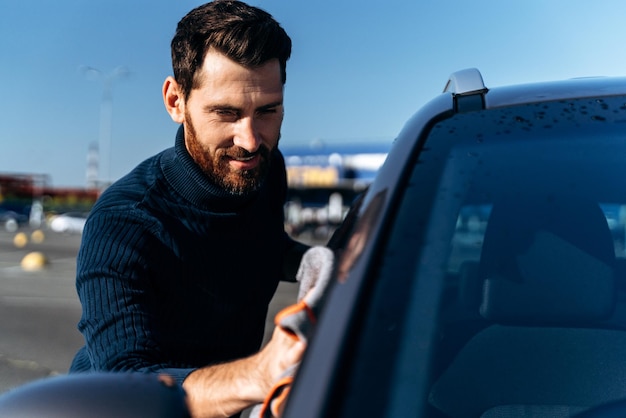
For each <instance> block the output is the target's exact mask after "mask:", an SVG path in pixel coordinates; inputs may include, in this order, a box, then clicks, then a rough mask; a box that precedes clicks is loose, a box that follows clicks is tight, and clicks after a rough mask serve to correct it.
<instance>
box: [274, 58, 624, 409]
mask: <svg viewBox="0 0 626 418" xmlns="http://www.w3.org/2000/svg"><path fill="white" fill-rule="evenodd" d="M442 84H443V83H442ZM625 128H626V79H624V78H609V77H592V78H583V79H572V80H564V81H558V82H546V83H535V84H527V85H515V86H502V87H495V88H487V87H486V86H485V84H484V81H483V77H482V75H481V74H480V72H479V71H478V70H476V69H467V70H462V71H460V72H457V73H454V74H452V76H451V77H450V78H449V81H448V83H447V84H445V87H444V92H443V93H442V94H441V95H440V96H438V97H435V98H434V99H433V100H431V101H430V102H428V103H427V104H426V105H425V106H423V107H422V108H421V109H420V110H419V111H418V112H417V113H416V114H415V115H414V116H413V117H412V118H411V119H410V120H409V121H408V122H407V123H406V125H405V126H404V128H403V129H402V130H401V132H400V134H399V135H398V136H397V138H396V140H395V141H394V143H393V145H392V147H391V150H390V152H389V154H388V156H387V159H386V161H385V163H384V164H383V166H382V167H381V169H380V171H379V172H378V173H377V176H376V179H375V180H374V181H373V183H372V184H371V185H370V187H369V189H368V190H367V191H366V193H365V194H364V195H363V196H362V198H361V199H360V200H359V201H358V202H359V203H358V204H356V205H355V206H354V207H353V208H352V209H351V214H348V216H347V218H346V221H344V224H343V225H342V226H341V227H340V228H339V229H338V231H337V236H336V237H334V238H333V239H331V240H330V242H329V246H331V247H332V248H333V249H334V251H335V252H336V254H337V258H336V261H335V274H334V278H333V281H332V285H331V286H330V287H329V289H328V292H327V295H326V300H325V302H324V305H323V310H322V312H321V315H320V318H319V321H318V323H317V325H316V328H315V331H314V332H313V334H312V335H311V338H310V342H309V346H308V348H307V351H306V353H305V356H304V359H303V361H302V363H301V365H300V367H299V370H298V372H297V374H296V376H295V380H294V382H293V385H292V387H291V391H290V394H289V397H288V398H287V401H286V405H285V411H284V415H283V416H284V417H287V418H293V417H298V418H313V417H316V418H319V417H362V416H367V417H437V418H438V417H453V418H455V417H495V416H500V417H502V416H506V417H528V416H533V417H557V416H558V417H566V416H575V415H576V414H578V413H581V414H582V413H586V414H588V415H585V416H594V410H595V408H596V407H597V408H601V407H602V405H605V404H609V405H611V407H612V408H613V407H614V405H617V407H619V406H620V405H623V403H624V402H622V403H621V404H620V403H619V401H620V400H623V399H626V389H625V386H624V382H625V381H626V362H624V352H625V351H626V249H625V247H624V234H625V232H626V186H625V185H624V179H626V129H625ZM615 402H617V404H615ZM605 408H607V407H605ZM605 411H606V409H605ZM602 416H605V415H602ZM612 416H618V415H612ZM620 416H626V409H625V408H624V407H623V406H622V408H621V415H620Z"/></svg>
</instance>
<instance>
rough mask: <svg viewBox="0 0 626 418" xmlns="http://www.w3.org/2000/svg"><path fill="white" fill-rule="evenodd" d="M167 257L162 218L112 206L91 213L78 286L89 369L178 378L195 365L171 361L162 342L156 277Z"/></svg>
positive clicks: (81, 254)
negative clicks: (174, 364) (160, 229)
mask: <svg viewBox="0 0 626 418" xmlns="http://www.w3.org/2000/svg"><path fill="white" fill-rule="evenodd" d="M168 262H172V259H171V257H168V254H167V251H165V250H164V246H163V244H162V242H161V241H160V239H159V238H158V224H157V223H156V222H155V221H154V220H151V219H150V218H149V217H147V216H145V215H144V214H143V213H140V212H133V211H132V210H108V211H102V212H97V213H95V214H93V215H92V216H91V217H90V218H89V220H88V222H87V224H86V226H85V230H84V233H83V241H82V244H81V248H80V250H79V254H78V259H77V280H76V286H77V291H78V295H79V298H80V300H81V303H82V305H83V316H82V318H81V321H80V323H79V330H80V331H81V332H82V333H83V334H84V336H85V348H84V350H83V352H84V353H85V354H86V355H87V358H88V359H89V365H90V370H93V371H139V372H149V373H167V374H169V375H171V376H172V377H174V378H175V379H176V381H177V382H179V383H182V381H183V380H184V379H185V378H186V377H187V375H188V374H189V373H191V372H192V371H193V370H194V369H193V368H185V367H180V368H177V367H172V364H169V363H168V357H167V354H166V353H164V352H163V349H162V345H161V344H160V334H161V333H162V332H164V330H163V329H162V324H160V323H159V319H158V318H159V316H158V312H159V306H158V303H157V297H156V295H155V293H154V286H153V283H152V280H153V278H154V277H155V276H157V275H158V274H159V273H160V272H159V270H160V269H161V267H162V266H164V264H166V263H168Z"/></svg>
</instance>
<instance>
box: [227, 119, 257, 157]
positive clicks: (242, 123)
mask: <svg viewBox="0 0 626 418" xmlns="http://www.w3.org/2000/svg"><path fill="white" fill-rule="evenodd" d="M233 143H234V144H235V145H237V146H238V147H241V148H243V149H245V150H246V151H248V152H255V151H256V150H258V149H259V146H260V145H261V135H259V132H258V130H257V129H256V127H255V124H254V120H253V119H252V118H242V119H240V120H239V121H238V123H237V129H236V130H235V137H234V138H233Z"/></svg>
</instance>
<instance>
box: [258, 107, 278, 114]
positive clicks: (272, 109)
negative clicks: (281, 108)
mask: <svg viewBox="0 0 626 418" xmlns="http://www.w3.org/2000/svg"><path fill="white" fill-rule="evenodd" d="M277 111H278V110H277V109H276V108H275V107H268V108H267V109H261V110H259V114H261V115H271V114H273V113H276V112H277Z"/></svg>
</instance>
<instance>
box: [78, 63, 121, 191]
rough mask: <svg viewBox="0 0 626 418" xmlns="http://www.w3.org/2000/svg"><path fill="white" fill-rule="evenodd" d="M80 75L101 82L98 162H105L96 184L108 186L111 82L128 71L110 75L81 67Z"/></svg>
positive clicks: (111, 118) (109, 177)
mask: <svg viewBox="0 0 626 418" xmlns="http://www.w3.org/2000/svg"><path fill="white" fill-rule="evenodd" d="M81 71H82V73H83V74H84V75H85V77H87V78H88V79H90V80H97V81H101V82H102V100H101V102H100V141H99V142H100V146H99V151H98V153H99V155H100V161H104V162H105V164H104V165H105V167H106V172H105V173H104V174H100V175H96V178H97V177H100V178H99V181H98V180H97V181H96V183H99V184H100V186H105V187H106V186H108V184H109V183H110V182H111V142H112V141H111V126H112V120H113V82H114V81H115V80H117V79H121V78H126V77H128V76H129V75H130V71H129V70H128V68H126V67H117V68H115V69H114V70H113V71H111V72H110V73H104V72H102V71H100V70H99V69H97V68H94V67H88V66H83V67H81Z"/></svg>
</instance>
